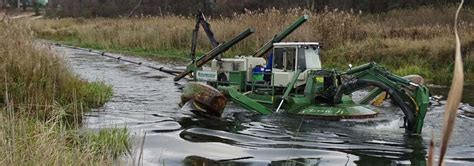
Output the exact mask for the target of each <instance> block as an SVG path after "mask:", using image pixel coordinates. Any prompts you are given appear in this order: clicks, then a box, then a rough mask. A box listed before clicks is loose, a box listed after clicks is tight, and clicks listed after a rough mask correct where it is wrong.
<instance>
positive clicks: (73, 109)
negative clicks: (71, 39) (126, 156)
mask: <svg viewBox="0 0 474 166" xmlns="http://www.w3.org/2000/svg"><path fill="white" fill-rule="evenodd" d="M0 38H1V39H2V40H0V74H1V75H2V77H1V81H0V94H1V95H0V102H1V104H2V105H1V107H0V140H1V141H0V165H99V164H100V165H102V164H113V162H115V160H114V159H115V158H116V156H118V155H121V154H123V153H124V152H125V150H126V149H127V148H128V146H129V145H128V134H127V130H125V129H109V130H104V131H100V132H99V133H94V132H90V131H81V132H80V131H79V129H78V128H79V125H80V123H81V120H82V114H83V113H84V112H85V111H87V110H88V109H89V108H90V107H94V106H99V105H101V104H103V103H104V102H105V101H106V100H107V99H108V98H109V97H110V95H111V88H110V87H108V86H106V85H104V84H103V83H88V82H86V81H83V80H81V79H79V78H78V77H77V76H76V75H74V74H73V73H72V72H71V71H69V69H68V68H66V67H65V64H64V61H63V60H62V59H61V58H60V57H59V56H57V55H55V54H51V52H49V51H50V50H48V49H46V48H43V47H41V46H40V45H39V44H38V43H36V42H35V41H34V40H33V37H32V36H31V31H30V30H28V28H27V27H26V28H25V25H24V24H20V23H17V22H16V21H12V20H3V21H2V22H0Z"/></svg>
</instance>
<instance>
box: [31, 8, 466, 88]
mask: <svg viewBox="0 0 474 166" xmlns="http://www.w3.org/2000/svg"><path fill="white" fill-rule="evenodd" d="M454 11H455V8H454V7H449V8H445V9H443V10H442V12H439V9H436V8H433V7H422V8H419V9H417V10H394V11H391V12H388V13H385V14H380V15H363V14H360V13H358V12H346V11H338V10H329V9H327V10H324V12H320V13H312V12H309V11H306V10H303V9H290V10H287V11H281V10H276V9H268V10H265V11H247V12H246V13H244V14H235V15H233V16H232V17H217V18H216V17H212V18H210V19H209V20H210V23H211V25H212V29H213V30H214V32H215V34H216V36H217V38H218V40H221V41H224V40H228V39H229V38H230V37H231V36H233V35H235V34H237V33H239V32H240V31H242V30H243V29H244V28H246V27H254V28H255V29H256V33H255V34H254V35H252V36H250V37H249V38H248V39H246V40H244V41H243V42H241V43H239V44H238V45H236V46H235V47H234V48H233V49H231V51H230V53H227V54H226V55H227V56H233V55H235V54H249V53H251V51H253V50H254V49H256V48H258V47H259V46H261V45H262V44H264V43H265V42H266V41H268V40H269V39H270V38H271V37H272V36H273V35H275V34H276V33H278V32H279V31H281V30H282V29H284V28H285V27H286V26H287V25H289V24H290V23H291V22H292V21H293V20H294V19H296V18H297V17H299V16H301V15H302V14H303V13H306V14H309V15H311V16H310V20H309V21H308V23H306V24H305V25H303V26H302V27H300V28H299V29H298V30H297V31H295V32H294V33H293V34H292V35H290V36H289V37H288V39H287V40H286V41H319V42H323V43H324V45H323V49H324V52H323V54H322V60H323V63H324V64H325V66H326V67H338V68H344V67H345V66H346V65H347V63H353V64H361V63H366V62H369V61H375V62H378V63H381V64H383V65H385V66H387V67H389V68H390V69H392V70H394V71H396V72H397V73H398V74H401V75H404V74H421V75H423V76H425V77H426V78H428V80H431V81H432V82H433V81H434V82H435V83H442V84H445V83H447V82H448V80H449V75H450V74H449V73H450V72H449V71H451V70H452V61H447V60H446V58H450V57H452V56H451V55H452V53H453V52H454V45H453V44H452V43H453V41H454V40H453V38H452V37H451V36H452V34H453V29H452V26H451V25H452V23H451V21H450V20H452V19H451V18H450V17H447V16H446V15H448V16H451V15H453V14H454ZM461 20H462V21H460V35H461V36H464V38H465V39H466V40H464V41H463V45H464V46H465V47H464V49H463V50H462V51H463V53H464V55H466V56H465V57H464V60H465V61H472V54H473V53H472V52H473V51H471V50H472V48H473V47H474V31H473V29H474V14H473V11H472V10H469V9H468V10H465V11H464V12H462V14H461ZM32 27H33V29H34V31H35V32H37V36H38V37H41V38H47V39H53V40H58V41H67V42H69V43H72V44H76V45H79V46H85V47H92V48H100V49H109V50H119V51H124V50H127V51H130V50H132V51H137V50H138V51H140V52H149V53H156V52H159V50H181V52H179V51H178V52H179V53H178V54H179V55H180V56H186V50H188V49H189V47H190V45H191V44H190V41H191V40H190V38H191V32H192V28H193V27H194V19H193V17H184V16H175V15H167V16H160V17H135V18H117V19H103V18H96V19H72V18H67V19H59V20H55V19H54V20H38V21H35V22H33V23H32ZM203 35H204V34H201V36H203ZM199 45H200V46H202V47H201V48H200V50H201V51H206V50H209V49H210V45H209V42H208V41H207V39H206V38H204V37H201V38H200V39H199ZM165 53H167V52H165ZM466 64H467V65H468V66H467V67H466V72H473V70H474V67H473V65H472V64H470V63H466ZM435 73H436V74H435ZM468 79H469V78H468ZM471 80H472V79H471Z"/></svg>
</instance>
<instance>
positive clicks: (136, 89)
mask: <svg viewBox="0 0 474 166" xmlns="http://www.w3.org/2000/svg"><path fill="white" fill-rule="evenodd" d="M60 50H61V51H64V52H65V56H66V57H67V59H68V61H69V64H71V67H72V69H73V70H74V71H75V72H76V73H78V74H79V75H80V76H81V77H83V78H84V79H88V80H94V81H95V80H98V81H104V82H106V83H107V84H111V85H112V87H113V90H114V96H113V97H112V99H111V100H110V101H109V102H108V103H107V104H106V105H105V106H104V107H103V108H101V109H99V110H100V111H94V112H91V113H89V114H88V115H87V116H86V117H85V124H86V126H87V127H89V128H104V127H111V126H112V127H113V126H126V127H127V128H129V130H130V131H131V132H132V135H133V133H139V132H141V131H142V130H145V131H146V132H147V135H146V138H145V139H146V141H145V145H144V150H143V152H144V160H145V161H144V163H147V164H149V165H157V164H163V163H165V164H167V165H183V164H185V165H193V164H195V165H203V164H207V165H213V164H216V163H217V164H229V165H231V164H236V165H237V164H254V165H268V164H275V165H283V164H295V163H306V164H318V163H319V164H321V165H345V164H347V163H348V164H349V165H353V164H358V165H406V164H413V165H426V161H425V157H426V146H427V141H429V138H431V133H435V137H436V138H439V137H440V135H439V131H440V130H441V127H442V126H441V122H442V114H443V109H442V105H443V104H444V103H445V101H441V102H440V103H439V106H432V107H431V108H430V111H429V112H428V114H427V115H426V119H425V127H424V130H425V132H424V133H423V135H422V136H418V137H411V136H406V135H404V129H400V128H399V126H400V124H401V123H402V120H401V119H400V114H399V112H397V111H396V110H395V111H394V110H393V109H390V108H385V107H384V108H381V109H382V110H384V111H385V112H383V113H381V114H380V116H378V117H377V118H374V119H368V120H342V121H323V120H317V119H308V118H303V117H301V116H291V115H286V114H273V115H268V116H261V115H255V114H254V113H251V112H248V111H245V110H243V109H242V108H240V107H238V106H236V105H233V104H230V105H228V107H227V108H226V110H225V111H224V117H223V118H221V119H212V120H209V119H202V118H196V117H194V116H192V114H191V113H189V112H188V111H185V110H180V109H179V108H178V106H177V103H178V102H179V100H180V93H181V89H182V87H183V85H184V84H185V82H178V83H175V82H173V80H172V78H171V77H169V76H168V75H166V74H162V73H160V72H157V71H154V70H151V69H149V68H146V67H143V66H138V65H133V64H128V63H122V62H118V61H117V60H114V59H107V58H105V57H101V56H93V55H91V54H90V53H84V52H77V51H74V50H70V49H60ZM129 59H130V60H134V61H141V62H144V63H146V64H151V65H155V66H163V64H158V63H156V62H150V61H147V60H145V59H140V58H134V57H129ZM461 110H462V111H461V112H460V117H462V118H459V119H458V121H457V126H456V130H455V133H454V137H453V140H452V143H451V147H450V150H449V151H448V158H450V160H448V165H449V164H453V163H455V164H457V165H469V164H471V165H472V164H473V163H474V161H473V158H472V156H474V154H473V151H474V143H473V139H474V132H473V127H472V126H474V120H473V118H470V117H469V116H468V115H467V114H466V113H467V112H469V111H472V110H473V108H472V107H471V106H470V105H463V107H462V108H461ZM436 141H437V142H439V139H438V140H436ZM459 163H460V164H459Z"/></svg>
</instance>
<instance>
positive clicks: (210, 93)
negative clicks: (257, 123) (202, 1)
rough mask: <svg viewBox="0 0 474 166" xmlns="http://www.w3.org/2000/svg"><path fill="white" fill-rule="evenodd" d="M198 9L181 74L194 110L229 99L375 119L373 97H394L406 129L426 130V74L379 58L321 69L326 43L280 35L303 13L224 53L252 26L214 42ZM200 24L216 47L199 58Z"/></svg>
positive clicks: (255, 106)
mask: <svg viewBox="0 0 474 166" xmlns="http://www.w3.org/2000/svg"><path fill="white" fill-rule="evenodd" d="M198 16H199V17H197V18H198V21H197V23H196V29H195V33H193V46H192V50H191V52H192V56H191V59H192V62H191V63H190V64H189V65H188V66H187V68H186V70H185V71H183V72H182V73H180V74H178V75H176V77H175V81H178V80H180V79H182V78H184V77H186V76H188V75H189V76H190V77H191V78H192V80H193V81H190V82H188V83H187V84H186V85H185V87H184V89H183V94H182V97H181V99H182V101H181V103H180V105H184V104H185V103H191V105H192V106H193V108H194V109H193V110H192V112H193V113H195V114H197V115H202V116H208V117H209V116H211V117H220V116H221V114H222V112H223V110H224V108H225V106H226V104H227V101H228V100H231V101H232V102H234V103H235V104H238V105H240V106H242V107H243V108H245V109H247V110H249V111H254V112H256V113H259V114H273V113H288V114H298V115H304V116H305V117H316V118H323V119H331V120H338V119H348V118H349V119H350V118H372V117H375V116H377V114H378V110H379V109H378V107H376V106H374V103H380V100H386V99H387V100H388V99H389V100H390V101H391V103H393V104H394V105H396V106H398V107H400V109H401V111H402V112H403V114H404V126H403V127H405V129H406V131H407V132H409V133H421V130H422V127H423V120H424V117H425V114H426V112H427V109H428V105H429V91H428V89H427V87H425V86H424V85H422V83H421V82H422V81H420V80H422V78H420V77H419V76H418V77H416V76H415V77H413V76H412V77H408V78H407V77H400V76H397V75H395V74H392V73H390V72H389V71H387V70H386V69H385V68H383V67H382V66H380V65H378V64H376V63H367V64H364V65H361V66H357V67H351V65H349V68H348V69H347V70H346V71H337V70H334V69H325V68H323V67H322V65H321V59H320V54H319V53H320V49H321V44H320V43H317V42H281V41H282V40H283V39H284V38H285V37H286V36H288V35H289V34H290V33H291V32H293V31H294V30H295V29H297V28H298V27H299V26H301V25H302V24H303V23H304V22H306V21H307V20H308V16H306V15H305V16H302V17H300V18H299V19H297V20H296V21H295V22H294V23H293V24H291V25H290V26H289V27H287V28H286V29H285V30H284V31H283V32H281V33H280V34H277V35H275V36H274V37H273V38H272V39H271V40H270V41H269V42H267V43H266V44H264V46H262V47H261V48H260V49H258V50H257V51H255V52H254V53H253V54H252V55H250V56H236V57H235V58H220V55H221V54H222V53H223V52H225V51H226V50H228V49H229V48H230V47H232V46H233V45H235V44H236V43H238V42H240V41H241V40H243V39H245V38H246V37H247V36H249V35H250V34H252V33H253V32H254V30H253V29H247V30H245V31H244V32H242V33H241V34H239V35H237V36H236V37H234V38H233V39H231V40H229V41H228V42H224V43H220V44H215V43H216V40H215V39H214V36H213V34H212V33H210V34H211V35H209V33H207V32H211V31H210V26H209V24H207V22H205V20H203V18H204V17H202V16H201V15H198ZM203 22H204V23H203ZM200 23H201V24H202V25H203V27H204V29H205V30H206V33H207V34H208V37H209V39H210V40H211V42H212V43H214V44H213V45H215V47H214V48H213V49H212V50H211V51H209V52H208V53H206V54H204V55H203V56H202V57H199V58H197V59H196V58H195V57H194V51H195V48H196V46H195V44H196V42H195V41H196V38H197V30H198V28H199V26H198V24H200ZM204 25H206V26H204ZM264 55H266V58H264ZM209 63H210V66H209V65H207V66H206V67H204V65H205V64H209ZM359 90H365V92H366V93H362V94H365V95H362V96H359V98H358V100H357V101H355V100H354V99H353V97H352V93H353V92H355V91H359Z"/></svg>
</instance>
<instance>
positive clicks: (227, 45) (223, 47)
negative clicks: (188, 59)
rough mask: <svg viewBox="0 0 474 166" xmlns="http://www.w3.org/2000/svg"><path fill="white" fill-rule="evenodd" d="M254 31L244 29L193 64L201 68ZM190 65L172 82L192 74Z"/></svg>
mask: <svg viewBox="0 0 474 166" xmlns="http://www.w3.org/2000/svg"><path fill="white" fill-rule="evenodd" d="M254 32H255V30H254V29H252V28H248V29H246V30H245V31H243V32H242V33H240V34H239V35H237V36H235V37H234V38H232V39H231V40H230V41H228V42H225V43H222V44H220V45H219V46H217V47H215V48H214V49H212V50H211V51H209V52H207V53H206V54H204V55H203V56H202V57H200V58H199V59H198V60H197V62H195V64H196V67H201V66H203V65H204V64H206V63H207V62H209V61H211V60H213V59H214V58H216V57H217V56H218V55H219V54H221V53H223V52H225V51H227V50H228V49H229V48H231V47H232V46H234V45H235V44H237V43H239V42H240V41H242V40H243V39H245V38H247V37H248V36H250V35H251V34H252V33H254ZM192 65H194V64H190V66H188V68H187V69H186V70H185V71H184V72H182V73H180V74H178V75H177V76H176V77H175V78H174V81H179V80H181V79H182V78H184V77H185V76H186V75H188V74H190V73H192V72H193V69H191V68H192Z"/></svg>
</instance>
